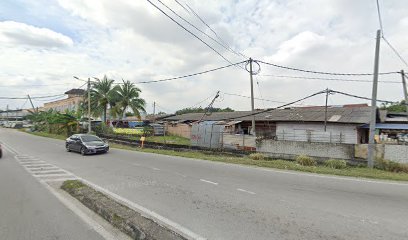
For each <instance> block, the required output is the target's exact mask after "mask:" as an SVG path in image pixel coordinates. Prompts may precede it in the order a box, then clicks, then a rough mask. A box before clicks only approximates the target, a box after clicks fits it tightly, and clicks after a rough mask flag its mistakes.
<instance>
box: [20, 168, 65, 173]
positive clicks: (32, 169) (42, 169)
mask: <svg viewBox="0 0 408 240" xmlns="http://www.w3.org/2000/svg"><path fill="white" fill-rule="evenodd" d="M27 169H28V170H29V171H31V172H41V171H48V170H54V171H55V170H59V169H60V168H59V167H39V168H27Z"/></svg>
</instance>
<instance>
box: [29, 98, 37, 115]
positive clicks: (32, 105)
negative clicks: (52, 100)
mask: <svg viewBox="0 0 408 240" xmlns="http://www.w3.org/2000/svg"><path fill="white" fill-rule="evenodd" d="M27 97H28V100H30V103H31V107H32V108H33V111H34V112H38V108H37V111H36V110H35V108H34V104H33V101H31V97H30V94H27Z"/></svg>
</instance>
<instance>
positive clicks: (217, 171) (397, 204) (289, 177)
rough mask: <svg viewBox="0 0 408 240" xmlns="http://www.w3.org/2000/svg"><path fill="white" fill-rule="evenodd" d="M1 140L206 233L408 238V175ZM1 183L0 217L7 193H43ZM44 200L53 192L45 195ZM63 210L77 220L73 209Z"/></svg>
mask: <svg viewBox="0 0 408 240" xmlns="http://www.w3.org/2000/svg"><path fill="white" fill-rule="evenodd" d="M0 141H1V142H3V143H6V144H7V146H10V147H11V148H13V149H14V150H15V151H16V152H17V153H18V154H20V155H27V156H31V157H33V158H37V159H41V160H42V161H44V162H43V163H44V164H49V165H50V167H56V168H58V169H60V170H58V171H57V173H54V174H55V175H56V177H61V178H64V177H66V178H70V177H72V176H71V175H72V174H73V175H75V176H78V177H81V178H83V179H86V180H88V181H90V182H92V183H94V184H97V185H98V186H101V187H103V188H104V189H107V190H109V191H111V192H113V193H115V194H117V195H119V196H120V197H122V198H124V199H127V200H128V201H129V202H132V203H135V204H138V205H140V206H143V207H144V208H146V209H148V210H150V211H154V212H155V213H157V214H159V215H160V216H163V217H164V218H166V219H169V220H171V221H173V222H174V223H177V224H178V225H179V226H182V227H184V228H185V229H188V230H189V231H191V232H192V233H195V234H197V236H202V237H203V238H207V239H370V240H373V239H387V240H390V239H401V240H402V239H404V240H406V239H408V183H398V182H387V181H376V180H363V179H355V178H346V177H332V176H325V175H315V174H307V173H299V172H293V171H279V170H273V169H264V168H254V167H246V166H239V165H230V164H222V163H215V162H210V161H202V160H193V159H187V158H181V157H170V156H164V155H156V154H148V153H139V152H132V151H126V150H117V149H111V151H110V152H109V153H108V154H104V155H93V156H81V155H80V154H77V153H70V152H66V151H65V148H64V142H63V141H60V140H54V139H48V138H42V137H36V136H32V135H28V134H26V133H21V132H18V131H14V130H8V129H0ZM1 161H2V164H3V165H5V166H6V168H7V167H8V168H15V166H14V165H16V163H11V162H12V159H10V157H8V158H7V157H6V159H2V160H1ZM5 161H7V162H9V163H4V162H5ZM61 169H62V170H61ZM2 170H3V169H0V171H2ZM63 170H65V171H67V172H66V173H64V171H63ZM14 171H16V172H18V171H20V170H14ZM61 171H62V172H61ZM6 172H7V171H6ZM70 174H71V175H70ZM2 175H3V174H1V175H0V178H1V179H2V180H1V181H2V182H3V181H4V180H3V179H4V176H2ZM14 175H15V176H14ZM37 177H38V176H37ZM6 178H8V179H15V180H14V181H16V183H13V184H17V185H18V184H20V185H26V184H30V183H29V179H26V178H25V177H24V174H22V173H16V174H12V173H10V174H8V175H6ZM7 181H9V180H7ZM2 182H1V183H0V191H1V195H0V200H1V201H0V213H1V216H2V218H1V219H2V220H0V223H2V222H1V221H4V220H3V216H9V218H15V217H16V216H15V215H16V214H17V213H16V212H13V211H11V210H7V209H8V208H11V207H13V206H14V205H13V203H12V202H11V203H10V202H9V203H6V208H7V209H6V210H5V209H3V208H4V206H3V202H4V200H3V198H5V197H4V195H3V192H4V191H7V192H10V193H8V194H15V195H16V197H18V199H17V201H16V203H14V204H15V205H18V204H25V202H26V201H31V200H30V199H31V198H35V197H39V196H36V195H35V193H32V192H25V193H24V194H23V193H18V191H20V190H19V187H18V186H16V187H14V188H10V186H9V185H10V183H8V184H4V183H2ZM13 191H17V193H14V192H13ZM8 194H7V195H8ZM31 194H33V196H31ZM43 198H45V199H49V198H51V197H48V196H46V194H44V196H43ZM44 201H46V200H44ZM50 201H51V200H50ZM7 204H8V205H7ZM55 204H57V203H55ZM4 214H5V215H4ZM65 217H67V219H68V220H65ZM60 218H63V219H64V221H69V216H61V217H60ZM50 224H51V223H50ZM0 226H3V224H0ZM30 227H31V226H26V228H30ZM33 227H34V226H33ZM53 227H54V226H53V224H51V226H49V228H53ZM79 228H80V227H79ZM0 238H1V235H0ZM77 239H80V238H77ZM89 239H90V238H89Z"/></svg>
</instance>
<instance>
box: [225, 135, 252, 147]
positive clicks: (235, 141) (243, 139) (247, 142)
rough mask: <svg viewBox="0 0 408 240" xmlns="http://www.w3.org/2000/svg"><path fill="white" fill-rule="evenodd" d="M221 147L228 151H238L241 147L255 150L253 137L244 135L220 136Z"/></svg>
mask: <svg viewBox="0 0 408 240" xmlns="http://www.w3.org/2000/svg"><path fill="white" fill-rule="evenodd" d="M222 139H223V147H224V148H230V149H240V148H242V147H251V148H255V147H256V144H255V139H256V138H255V137H254V136H250V135H245V134H227V133H224V135H223V136H222Z"/></svg>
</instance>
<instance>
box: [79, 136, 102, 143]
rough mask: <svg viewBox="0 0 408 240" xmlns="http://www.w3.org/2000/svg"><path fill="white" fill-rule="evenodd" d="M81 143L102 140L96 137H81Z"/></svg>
mask: <svg viewBox="0 0 408 240" xmlns="http://www.w3.org/2000/svg"><path fill="white" fill-rule="evenodd" d="M81 139H82V141H83V142H95V141H96V142H102V140H101V139H100V138H98V137H96V136H91V135H89V136H81Z"/></svg>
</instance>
